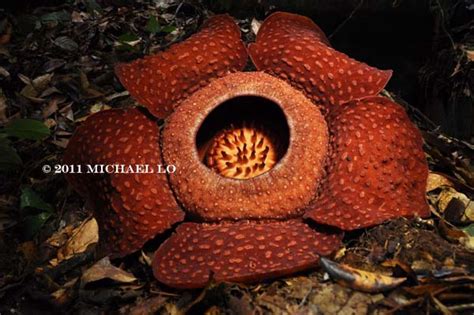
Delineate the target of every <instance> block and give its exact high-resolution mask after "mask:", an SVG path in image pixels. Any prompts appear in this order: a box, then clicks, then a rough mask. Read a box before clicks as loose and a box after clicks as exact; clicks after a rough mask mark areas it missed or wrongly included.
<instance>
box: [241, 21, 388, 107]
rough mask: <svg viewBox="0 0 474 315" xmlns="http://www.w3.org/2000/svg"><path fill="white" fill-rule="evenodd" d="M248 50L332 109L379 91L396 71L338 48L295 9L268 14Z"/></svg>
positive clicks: (257, 62) (267, 68) (265, 67)
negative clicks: (375, 65) (346, 53)
mask: <svg viewBox="0 0 474 315" xmlns="http://www.w3.org/2000/svg"><path fill="white" fill-rule="evenodd" d="M249 53H250V57H251V59H252V61H253V63H254V64H255V66H256V67H257V69H258V70H264V71H267V72H269V73H271V74H273V75H275V76H278V77H281V78H283V79H286V80H288V81H290V82H291V83H292V84H293V85H294V86H296V87H297V88H299V89H301V90H303V91H304V92H305V93H306V95H307V96H308V97H309V98H311V99H312V100H313V102H314V103H316V104H318V105H322V106H323V107H325V108H326V109H327V110H329V109H330V108H331V107H333V106H335V105H341V104H344V103H346V102H348V101H351V100H356V99H361V98H364V97H367V96H373V95H377V94H378V93H379V92H380V91H381V90H382V89H383V88H384V87H385V85H386V84H387V82H388V80H389V79H390V77H391V75H392V71H391V70H386V71H383V70H378V69H376V68H373V67H370V66H368V65H366V64H364V63H361V62H358V61H356V60H354V59H351V58H349V57H348V56H347V55H345V54H343V53H341V52H338V51H336V50H334V49H333V48H331V47H330V46H329V45H328V41H327V38H326V36H324V34H323V33H322V31H321V29H320V28H319V27H318V26H317V25H316V24H314V23H313V22H312V21H311V20H309V19H308V18H306V17H303V16H300V15H296V14H291V13H283V12H277V13H274V14H272V15H271V16H270V17H268V18H267V19H266V20H265V21H264V23H263V24H262V26H261V28H260V31H259V32H258V34H257V40H256V42H255V44H252V45H250V47H249Z"/></svg>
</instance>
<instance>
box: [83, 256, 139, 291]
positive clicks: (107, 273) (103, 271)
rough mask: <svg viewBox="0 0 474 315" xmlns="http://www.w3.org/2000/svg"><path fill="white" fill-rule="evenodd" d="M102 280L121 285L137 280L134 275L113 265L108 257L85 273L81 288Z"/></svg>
mask: <svg viewBox="0 0 474 315" xmlns="http://www.w3.org/2000/svg"><path fill="white" fill-rule="evenodd" d="M102 279H111V280H114V281H117V282H120V283H131V282H134V281H136V280H137V278H135V276H134V275H133V274H131V273H129V272H126V271H125V270H122V269H120V268H117V267H115V266H114V265H112V264H111V263H110V259H109V257H108V256H107V257H104V258H102V259H101V260H99V261H98V262H96V263H95V264H94V265H92V267H90V268H89V269H87V270H86V271H84V273H83V274H82V277H81V287H84V286H85V285H86V284H87V283H90V282H94V281H98V280H102Z"/></svg>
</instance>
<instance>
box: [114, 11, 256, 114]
mask: <svg viewBox="0 0 474 315" xmlns="http://www.w3.org/2000/svg"><path fill="white" fill-rule="evenodd" d="M246 62H247V50H246V48H245V45H244V44H243V42H242V40H241V38H240V29H239V27H238V26H237V24H236V23H235V21H234V19H233V18H232V17H230V16H229V15H216V16H213V17H211V18H210V19H209V20H207V21H206V23H204V25H203V27H202V28H201V30H200V31H199V32H198V33H196V34H194V35H192V36H191V37H189V38H188V39H187V40H185V41H183V42H181V43H178V44H175V45H172V46H171V47H170V48H169V49H167V50H165V51H163V52H161V53H158V54H156V55H153V56H147V57H145V58H143V59H139V60H136V61H134V62H132V63H128V64H118V65H117V66H116V67H115V73H116V74H117V76H118V77H119V79H120V81H121V82H122V84H123V85H124V86H125V88H126V89H127V90H128V91H129V92H130V94H131V95H132V96H133V97H134V98H135V99H136V100H137V101H138V102H139V103H141V104H143V105H144V106H146V107H147V108H148V109H149V110H150V112H151V113H152V114H153V115H154V116H156V117H159V118H166V117H167V116H168V115H169V114H170V113H171V112H172V111H173V109H174V108H176V106H178V105H179V103H180V102H181V101H182V100H183V99H184V98H186V97H187V96H189V95H190V94H191V93H193V92H194V91H196V90H197V89H199V88H200V87H203V86H205V85H207V84H208V83H209V82H210V81H211V80H212V79H214V78H217V77H222V76H224V75H226V74H227V73H230V72H236V71H239V70H241V69H243V67H244V66H245V64H246Z"/></svg>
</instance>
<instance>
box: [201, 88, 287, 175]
mask: <svg viewBox="0 0 474 315" xmlns="http://www.w3.org/2000/svg"><path fill="white" fill-rule="evenodd" d="M288 144H289V128H288V123H287V121H286V117H285V115H284V114H283V111H282V109H281V108H280V107H279V105H277V104H276V103H275V102H273V101H271V100H269V99H266V98H264V97H260V96H238V97H234V98H230V99H228V100H226V101H224V102H223V103H221V104H219V105H218V106H216V107H215V108H214V109H213V110H212V111H211V112H210V113H209V114H208V115H207V117H206V118H205V119H204V122H203V123H202V125H201V127H200V128H199V131H198V133H197V137H196V145H197V149H198V152H199V158H200V160H201V162H202V163H203V164H204V165H206V166H207V167H208V168H209V169H211V170H212V171H214V172H216V173H217V174H219V175H221V176H223V177H227V178H234V179H242V180H245V179H250V178H254V177H257V176H259V175H262V174H264V173H266V172H268V171H270V170H271V169H272V168H273V167H274V166H275V165H276V164H277V163H278V161H279V160H280V159H281V158H282V157H283V155H284V154H285V153H286V151H287V149H288Z"/></svg>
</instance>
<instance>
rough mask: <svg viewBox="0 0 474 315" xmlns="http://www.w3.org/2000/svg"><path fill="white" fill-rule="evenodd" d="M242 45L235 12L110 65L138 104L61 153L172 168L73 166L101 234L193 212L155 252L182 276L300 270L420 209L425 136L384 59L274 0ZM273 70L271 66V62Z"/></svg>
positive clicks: (160, 263)
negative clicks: (338, 40) (389, 90)
mask: <svg viewBox="0 0 474 315" xmlns="http://www.w3.org/2000/svg"><path fill="white" fill-rule="evenodd" d="M249 52H250V55H251V59H252V61H253V63H254V65H255V66H256V68H257V70H258V71H256V72H239V71H241V70H242V69H243V67H244V65H245V63H246V60H247V50H246V47H245V45H244V43H243V42H242V41H241V39H240V33H239V29H238V27H237V26H236V24H235V22H234V21H233V19H232V18H231V17H229V16H227V15H221V16H215V17H212V18H210V19H209V20H208V21H207V22H206V23H205V25H204V26H203V28H202V30H201V31H200V32H198V33H197V34H195V35H193V36H191V37H190V38H189V39H187V40H186V41H184V42H182V43H179V44H176V45H173V46H172V47H170V48H169V49H168V50H167V51H164V52H162V53H159V54H157V55H155V56H151V57H145V58H144V59H140V60H137V61H134V62H132V63H129V64H121V65H118V66H117V67H116V73H117V75H118V77H119V79H120V80H121V82H122V83H123V84H124V86H125V87H126V88H127V89H128V90H129V91H130V94H131V95H132V96H133V97H134V98H136V99H137V100H138V101H139V102H140V103H142V104H143V105H145V106H146V107H147V109H148V110H149V111H150V112H151V113H152V114H153V115H155V117H158V118H162V119H164V120H165V124H164V127H163V128H162V129H160V128H158V126H157V124H156V121H154V120H152V119H150V118H149V117H148V116H147V115H145V114H143V113H142V112H141V111H139V110H137V109H119V110H109V111H105V112H101V113H98V114H95V115H93V116H92V117H90V118H89V119H87V120H86V122H85V123H83V124H82V125H81V126H80V127H79V128H78V130H77V131H76V133H75V135H74V136H73V137H72V138H71V140H70V144H69V146H68V148H67V150H66V153H65V157H64V160H65V163H66V164H100V163H105V164H113V163H120V164H150V165H156V164H169V165H174V166H175V168H176V172H174V173H171V174H168V176H166V175H165V174H161V173H154V174H149V173H147V174H132V175H130V174H70V175H68V179H69V181H70V182H71V184H72V185H73V186H74V187H75V188H76V190H77V191H78V192H80V193H81V194H82V195H83V196H84V197H85V198H87V199H88V201H90V202H91V204H93V206H94V211H95V212H94V213H95V215H96V216H97V219H98V221H99V224H100V231H101V243H102V244H104V247H105V248H106V250H107V252H108V253H110V254H114V255H119V256H124V255H127V254H129V253H131V252H134V251H136V250H138V249H139V248H140V247H141V246H142V245H143V244H144V243H145V242H146V241H147V240H148V239H151V238H153V237H154V236H155V235H157V234H159V233H161V232H163V231H165V230H166V229H169V228H170V227H171V226H173V225H174V224H175V223H177V222H179V221H182V220H183V219H184V217H185V213H186V214H188V215H187V216H186V218H188V219H190V220H193V221H195V222H194V223H189V222H187V223H183V224H182V225H180V226H178V228H177V229H176V231H175V233H174V234H173V235H172V236H171V237H170V238H169V239H168V240H166V241H165V242H164V243H163V244H162V245H161V246H160V248H159V249H158V250H157V251H156V254H155V257H154V260H153V272H154V275H155V277H156V278H157V279H158V280H159V281H161V282H163V283H165V284H167V285H169V286H173V287H177V288H196V287H202V286H204V285H205V284H206V282H207V281H208V280H209V275H210V274H211V273H213V274H214V278H215V279H216V280H218V281H220V280H228V281H242V282H255V281H260V280H264V279H268V278H272V277H277V276H283V275H289V274H291V273H294V272H297V271H302V270H305V269H308V268H311V267H312V266H315V265H316V264H317V262H318V257H319V255H328V254H329V253H331V252H332V251H334V250H336V249H337V248H338V247H339V244H340V240H341V235H342V233H340V232H332V233H329V232H327V231H326V232H323V231H322V230H321V228H320V227H318V226H317V225H316V226H315V225H312V226H310V225H308V224H307V223H306V222H305V221H304V220H305V219H306V220H312V221H314V222H316V223H323V224H326V225H331V226H334V227H337V228H339V229H341V230H353V229H357V228H362V227H369V226H373V225H375V224H379V223H382V222H384V221H386V220H389V219H392V218H396V217H399V216H407V217H410V216H414V215H420V216H427V215H429V208H428V205H427V203H426V200H425V186H426V178H427V174H428V167H427V163H426V161H425V159H424V153H423V150H422V138H421V136H420V133H419V131H418V130H417V129H416V127H415V126H414V125H413V124H412V123H411V122H410V120H409V118H408V116H407V114H406V113H405V111H404V110H403V108H402V107H401V106H400V105H398V104H396V103H394V102H392V101H391V100H389V99H387V98H383V97H380V96H377V94H378V93H379V91H380V90H381V89H383V88H384V86H385V84H386V83H387V81H388V80H389V78H390V75H391V71H383V70H378V69H376V68H373V67H370V66H368V65H366V64H363V63H360V62H358V61H356V60H353V59H351V58H349V57H348V56H346V55H344V54H343V53H340V52H338V51H336V50H334V49H333V48H331V47H330V45H329V42H328V40H327V38H326V36H325V35H324V33H323V32H322V31H321V29H320V28H319V27H318V26H317V25H316V24H314V23H313V22H312V21H311V20H309V19H308V18H305V17H302V16H299V15H295V14H290V13H283V12H277V13H275V14H272V15H271V16H270V17H268V18H267V20H266V21H265V22H264V23H263V24H262V26H261V28H260V31H259V32H258V34H257V39H256V42H255V43H254V44H251V45H250V47H249ZM265 72H266V73H265Z"/></svg>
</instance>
